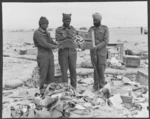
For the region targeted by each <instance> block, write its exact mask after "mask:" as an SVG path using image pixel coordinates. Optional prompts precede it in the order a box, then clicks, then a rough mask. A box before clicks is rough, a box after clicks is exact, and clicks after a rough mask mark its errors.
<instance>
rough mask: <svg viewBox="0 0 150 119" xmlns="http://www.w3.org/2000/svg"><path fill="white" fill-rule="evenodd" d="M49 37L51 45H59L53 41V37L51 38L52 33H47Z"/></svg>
mask: <svg viewBox="0 0 150 119" xmlns="http://www.w3.org/2000/svg"><path fill="white" fill-rule="evenodd" d="M47 35H48V37H49V41H50V42H49V43H52V44H54V45H57V43H56V42H54V41H53V39H52V37H51V35H50V33H49V32H48V31H47Z"/></svg>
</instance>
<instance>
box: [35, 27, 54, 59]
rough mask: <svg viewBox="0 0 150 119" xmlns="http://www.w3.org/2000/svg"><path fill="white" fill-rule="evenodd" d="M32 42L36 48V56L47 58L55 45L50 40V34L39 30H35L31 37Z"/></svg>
mask: <svg viewBox="0 0 150 119" xmlns="http://www.w3.org/2000/svg"><path fill="white" fill-rule="evenodd" d="M33 41H34V44H35V46H36V47H37V48H38V56H40V57H42V56H49V55H50V54H53V53H52V49H53V47H54V46H55V45H56V43H55V42H54V41H53V40H52V38H51V36H50V33H49V32H48V31H45V30H43V29H41V28H39V29H37V30H36V31H35V32H34V35H33Z"/></svg>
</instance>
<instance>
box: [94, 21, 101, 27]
mask: <svg viewBox="0 0 150 119" xmlns="http://www.w3.org/2000/svg"><path fill="white" fill-rule="evenodd" d="M93 24H94V26H95V27H99V26H100V25H101V21H100V20H97V19H93Z"/></svg>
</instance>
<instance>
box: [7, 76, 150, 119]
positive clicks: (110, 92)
mask: <svg viewBox="0 0 150 119" xmlns="http://www.w3.org/2000/svg"><path fill="white" fill-rule="evenodd" d="M77 81H78V87H77V90H75V89H74V88H73V87H71V86H70V85H68V84H67V83H51V84H49V85H45V86H44V89H43V93H42V94H40V93H39V92H36V93H34V94H32V95H29V93H30V91H29V92H28V93H27V92H26V93H24V94H25V95H26V96H25V97H24V96H22V100H20V99H21V98H20V97H18V96H16V97H18V100H17V101H16V100H15V103H14V104H13V105H11V106H10V107H9V110H10V117H12V118H23V117H24V118H27V117H28V118H37V117H38V118H53V117H54V118H59V117H66V118H71V117H90V118H91V117H92V118H93V117H148V111H149V105H148V101H149V98H148V97H149V96H148V92H149V90H148V86H144V85H141V84H140V83H139V82H136V81H132V80H130V79H129V78H127V77H126V76H123V75H106V81H107V84H106V85H105V87H104V88H102V89H100V90H98V91H97V92H92V91H91V90H92V85H93V78H92V76H91V77H86V78H85V77H81V76H80V77H78V80H77ZM37 90H38V89H37ZM31 92H32V91H31ZM20 94H21V95H23V93H20ZM12 95H14V94H12ZM4 97H5V96H4ZM16 99H17V98H16Z"/></svg>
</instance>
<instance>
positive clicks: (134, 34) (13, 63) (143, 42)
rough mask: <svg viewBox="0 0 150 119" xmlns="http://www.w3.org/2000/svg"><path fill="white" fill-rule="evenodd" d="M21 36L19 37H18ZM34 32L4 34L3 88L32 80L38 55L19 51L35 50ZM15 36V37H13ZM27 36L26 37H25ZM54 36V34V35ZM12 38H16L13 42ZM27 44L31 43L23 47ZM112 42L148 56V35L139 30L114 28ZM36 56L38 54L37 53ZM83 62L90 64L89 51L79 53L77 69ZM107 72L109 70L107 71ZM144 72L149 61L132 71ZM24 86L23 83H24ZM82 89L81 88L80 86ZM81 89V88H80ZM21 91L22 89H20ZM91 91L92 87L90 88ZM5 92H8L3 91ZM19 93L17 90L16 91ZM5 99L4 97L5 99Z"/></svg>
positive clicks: (89, 71) (111, 32)
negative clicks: (20, 53)
mask: <svg viewBox="0 0 150 119" xmlns="http://www.w3.org/2000/svg"><path fill="white" fill-rule="evenodd" d="M18 34H19V35H18ZM27 34H28V35H27ZM51 34H52V33H51ZM32 35H33V34H32V32H29V33H28V32H26V33H18V32H17V33H16V32H11V33H4V40H3V41H4V43H3V55H4V56H3V87H4V86H5V83H6V82H10V80H11V81H12V80H18V79H19V80H21V81H22V82H26V81H28V80H30V79H31V77H32V72H33V69H34V68H35V67H36V66H37V62H36V55H19V50H20V49H22V48H25V47H26V48H33V43H32V39H31V38H32ZM12 36H13V37H12ZM23 36H25V37H23ZM52 36H54V34H52ZM11 38H14V40H12V39H11ZM25 42H27V43H31V45H30V44H28V45H22V44H24V43H25ZM110 42H112V43H114V42H124V50H125V49H131V50H132V51H134V52H136V53H139V52H141V53H143V54H146V55H148V37H147V35H144V34H142V35H141V34H140V31H139V30H138V29H137V28H128V29H127V28H124V29H121V28H114V29H113V28H112V29H110ZM35 54H36V53H35ZM54 55H55V65H57V64H58V54H57V51H55V52H54ZM82 62H87V63H88V62H89V63H90V56H89V50H86V51H78V58H77V69H78V67H80V66H81V63H82ZM106 70H107V69H106ZM133 70H134V71H135V72H136V71H138V70H143V71H145V72H147V73H148V62H147V59H144V60H141V65H140V67H139V68H131V69H129V72H130V71H133ZM77 72H79V73H80V72H85V73H93V69H90V70H88V69H87V70H83V69H78V71H77ZM22 84H23V83H22ZM79 87H80V86H79ZM80 88H81V87H80ZM20 89H21V87H20ZM89 89H91V87H90V88H89ZM3 91H6V90H5V89H3ZM16 91H17V90H16ZM3 99H4V97H3Z"/></svg>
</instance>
